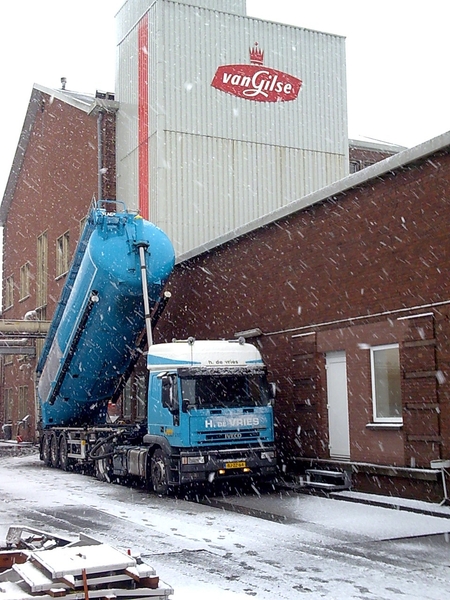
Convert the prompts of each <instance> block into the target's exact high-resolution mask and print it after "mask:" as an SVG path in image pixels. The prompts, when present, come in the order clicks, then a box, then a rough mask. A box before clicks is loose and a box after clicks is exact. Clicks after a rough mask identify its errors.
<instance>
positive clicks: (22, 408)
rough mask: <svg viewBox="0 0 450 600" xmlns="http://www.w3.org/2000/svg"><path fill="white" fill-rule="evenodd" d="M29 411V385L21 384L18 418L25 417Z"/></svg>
mask: <svg viewBox="0 0 450 600" xmlns="http://www.w3.org/2000/svg"><path fill="white" fill-rule="evenodd" d="M28 413H29V410H28V386H27V385H21V386H19V413H18V415H17V416H18V419H19V420H20V419H23V418H24V417H26V416H27V414H28Z"/></svg>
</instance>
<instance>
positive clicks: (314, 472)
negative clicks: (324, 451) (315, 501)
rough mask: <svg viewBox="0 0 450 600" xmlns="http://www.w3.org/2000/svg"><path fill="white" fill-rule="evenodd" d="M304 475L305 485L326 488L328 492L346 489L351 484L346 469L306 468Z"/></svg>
mask: <svg viewBox="0 0 450 600" xmlns="http://www.w3.org/2000/svg"><path fill="white" fill-rule="evenodd" d="M305 477H306V479H305V481H304V486H305V487H308V488H313V489H322V490H327V491H329V492H336V491H340V490H348V489H350V488H351V484H352V481H351V474H350V473H349V472H347V471H331V470H327V469H307V470H306V472H305Z"/></svg>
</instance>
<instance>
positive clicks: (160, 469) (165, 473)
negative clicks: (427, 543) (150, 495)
mask: <svg viewBox="0 0 450 600" xmlns="http://www.w3.org/2000/svg"><path fill="white" fill-rule="evenodd" d="M169 473H170V463H169V458H168V456H167V454H166V453H165V452H164V451H163V450H161V449H160V448H158V449H157V450H155V452H154V453H153V455H152V458H151V459H150V479H151V482H152V487H153V491H154V492H155V494H158V495H159V496H165V495H166V494H167V493H168V492H169Z"/></svg>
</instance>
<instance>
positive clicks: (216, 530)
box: [0, 454, 450, 600]
mask: <svg viewBox="0 0 450 600" xmlns="http://www.w3.org/2000/svg"><path fill="white" fill-rule="evenodd" d="M194 496H195V495H194ZM208 498H209V499H210V500H209V502H208ZM18 524H22V525H28V526H32V527H36V528H39V529H43V530H45V531H49V532H52V533H57V534H58V533H59V534H60V535H64V536H69V537H71V538H74V539H75V538H76V537H77V536H78V534H79V533H80V532H82V533H84V534H86V535H90V536H93V537H96V538H97V539H99V540H100V541H103V542H105V543H108V544H111V545H113V546H116V547H120V548H130V549H132V550H133V552H140V553H141V554H142V555H143V556H145V558H146V560H147V561H148V562H150V564H152V566H154V567H155V569H156V570H157V573H158V575H159V576H160V577H161V578H162V579H163V580H164V581H166V582H167V583H168V584H169V585H170V586H171V587H173V588H174V590H175V594H174V600H178V599H179V600H187V599H191V598H195V599H196V600H203V599H205V600H206V598H208V600H210V599H214V600H218V599H220V600H222V599H224V600H233V599H234V600H237V599H241V598H246V597H248V596H253V597H257V598H261V599H263V600H266V599H267V600H268V599H271V600H273V599H274V598H277V599H278V598H281V599H286V600H287V599H289V600H292V598H296V597H303V596H304V595H305V594H306V595H307V597H308V598H311V599H315V598H327V599H328V598H331V599H341V598H342V599H344V598H345V599H349V598H358V599H360V600H361V599H362V600H369V599H372V600H373V599H376V600H385V599H386V600H387V599H394V598H395V599H398V598H399V597H402V596H403V597H405V598H408V599H422V598H423V599H424V598H430V599H432V600H442V599H444V598H446V597H449V595H450V543H449V534H448V532H449V531H450V519H447V518H443V517H433V516H429V515H421V514H414V513H408V512H403V511H395V510H392V509H388V508H380V507H375V506H367V505H361V504H354V503H348V502H342V501H338V500H331V499H326V498H318V497H311V496H307V495H303V494H298V493H296V492H284V493H283V492H279V493H272V494H262V495H260V494H257V493H254V494H246V495H244V494H240V495H237V496H232V495H226V496H223V495H219V496H207V497H206V503H202V504H199V503H197V502H195V501H193V499H192V497H191V499H185V498H159V497H157V496H155V495H154V494H152V493H151V492H148V491H146V490H143V489H139V488H137V487H134V488H133V487H131V488H130V487H126V486H123V485H111V484H107V483H103V482H99V481H96V480H95V479H93V478H91V477H88V476H84V475H81V474H77V473H66V472H62V471H58V470H53V469H50V468H47V467H44V466H43V464H42V463H41V462H40V461H39V460H38V458H37V455H36V454H28V455H20V456H0V539H2V537H4V535H5V533H6V531H7V528H8V526H10V525H18Z"/></svg>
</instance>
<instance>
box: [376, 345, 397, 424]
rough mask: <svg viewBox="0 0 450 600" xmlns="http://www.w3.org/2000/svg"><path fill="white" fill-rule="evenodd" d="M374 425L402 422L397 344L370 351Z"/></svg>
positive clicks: (378, 347)
mask: <svg viewBox="0 0 450 600" xmlns="http://www.w3.org/2000/svg"><path fill="white" fill-rule="evenodd" d="M370 359H371V370H372V400H373V418H374V422H375V423H401V422H402V395H401V385H400V352H399V348H398V344H391V345H389V346H375V347H373V348H371V349H370Z"/></svg>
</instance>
